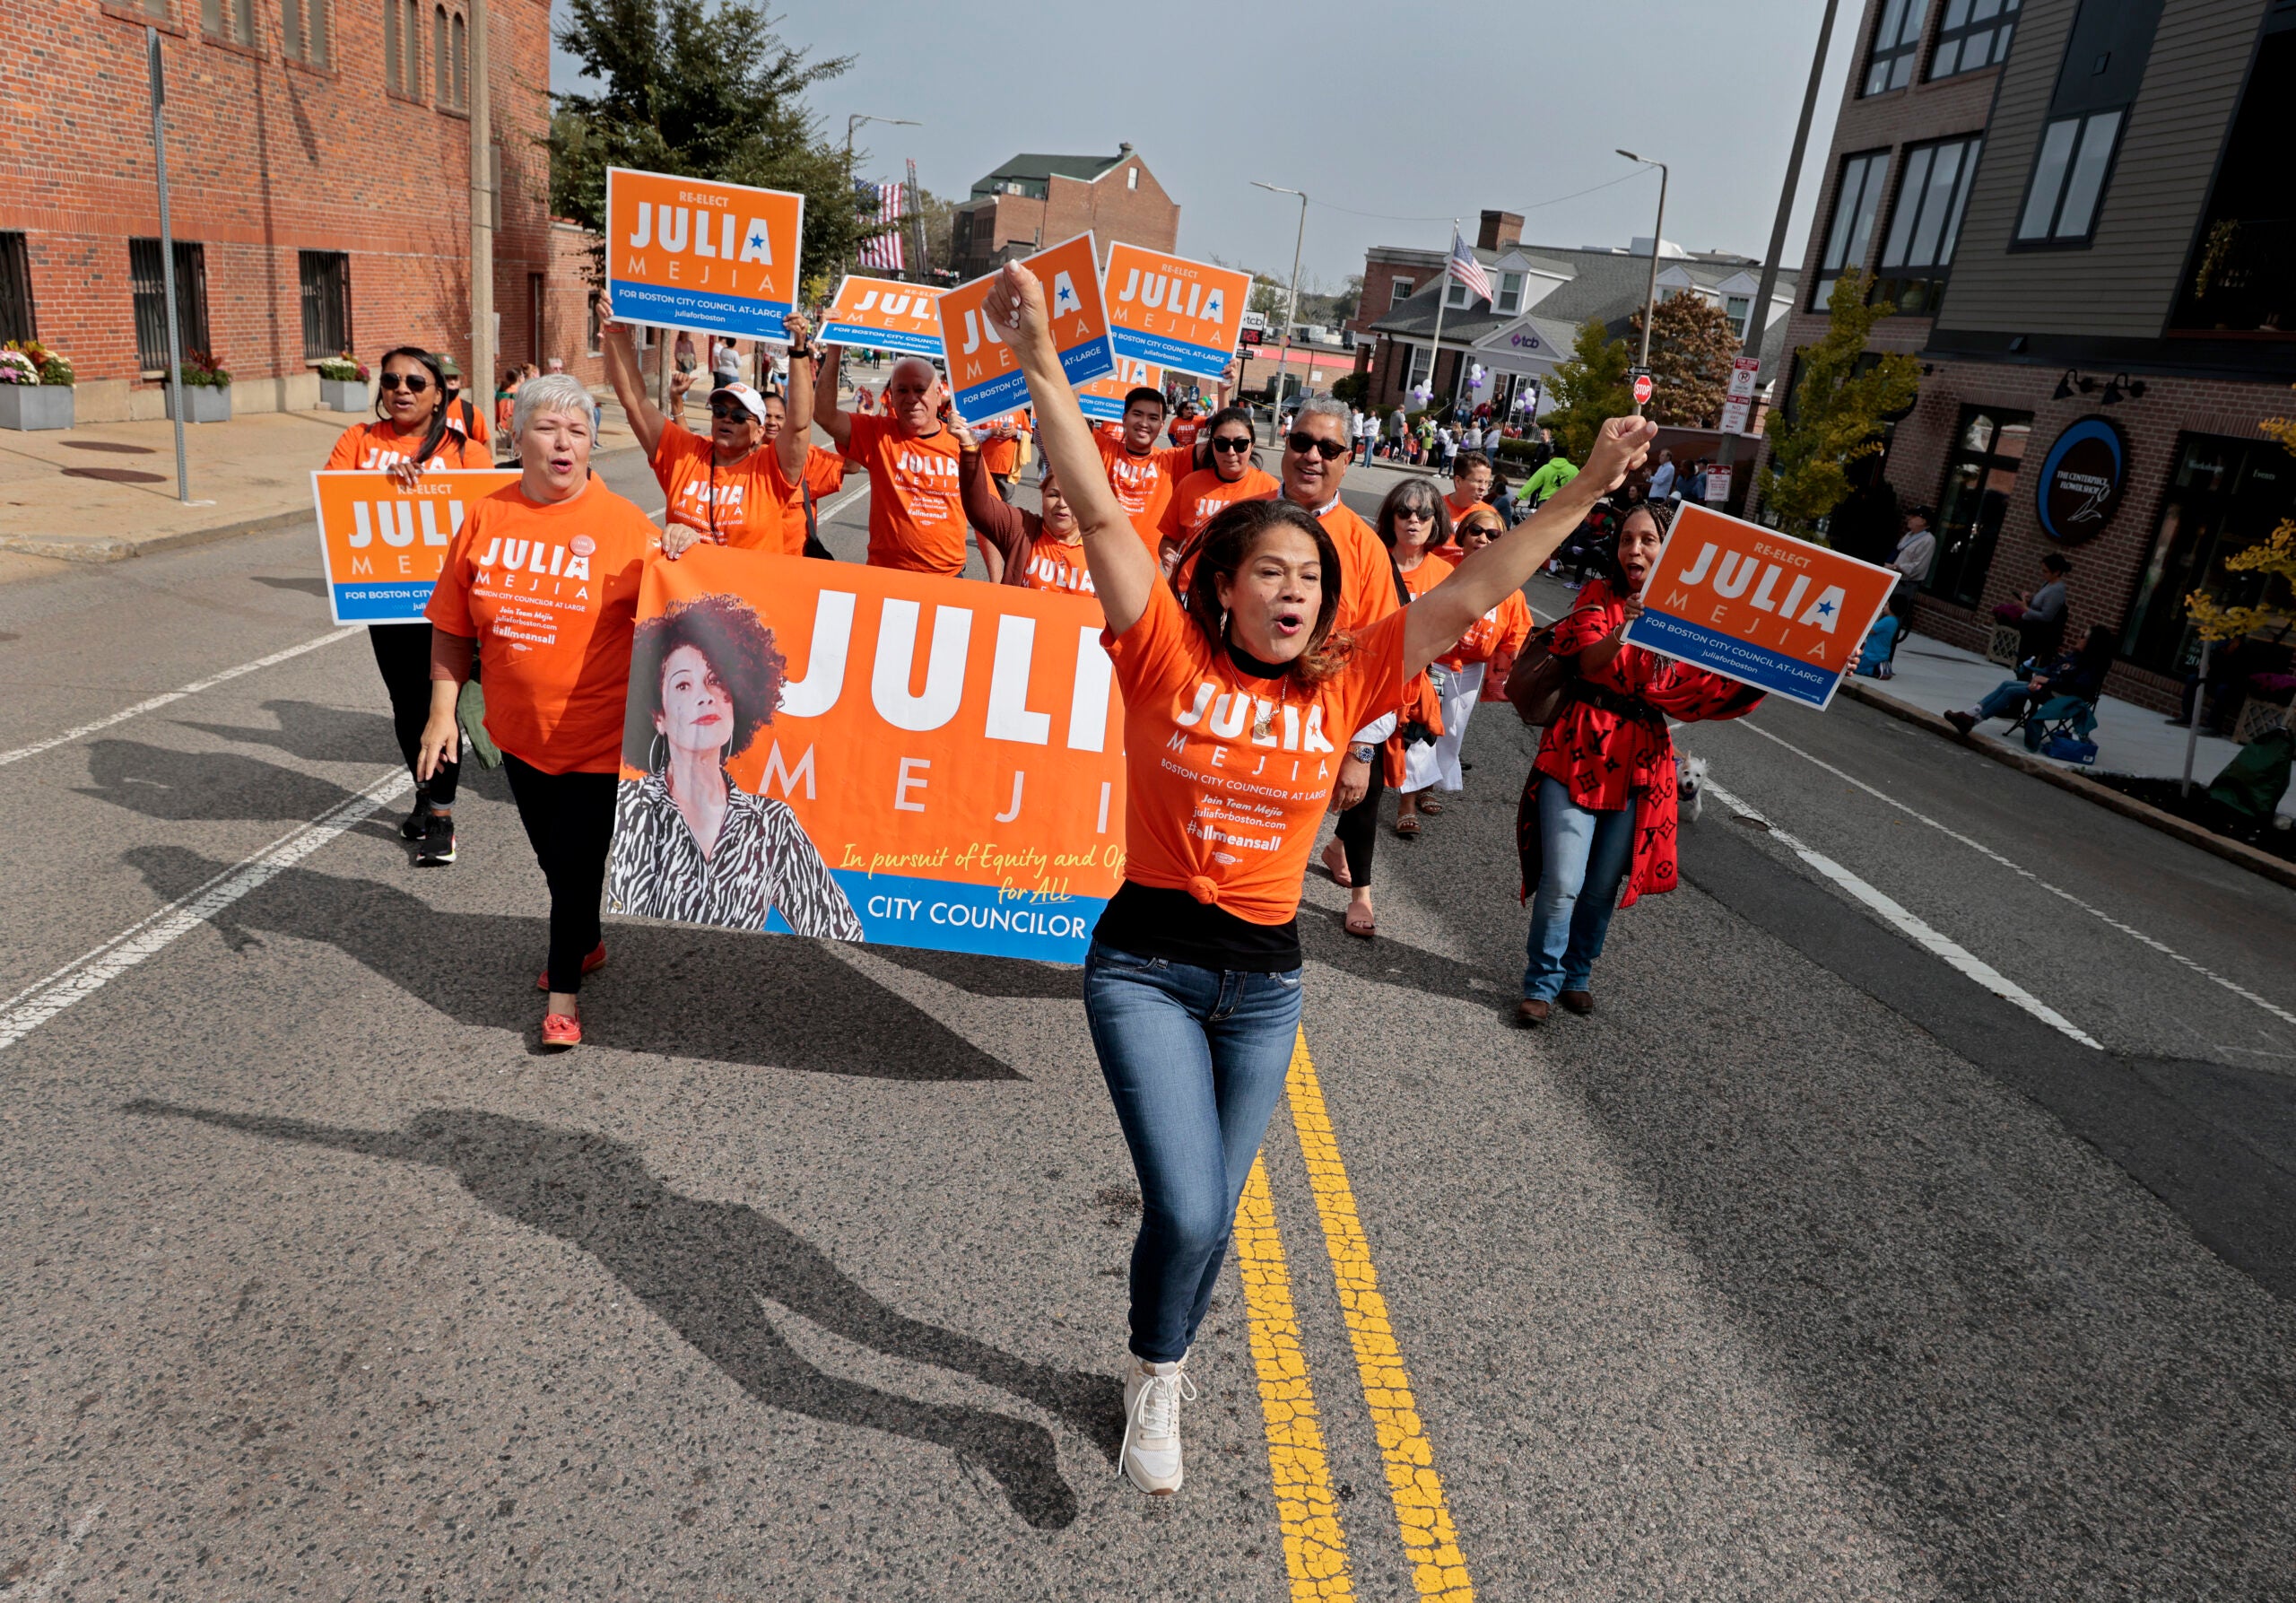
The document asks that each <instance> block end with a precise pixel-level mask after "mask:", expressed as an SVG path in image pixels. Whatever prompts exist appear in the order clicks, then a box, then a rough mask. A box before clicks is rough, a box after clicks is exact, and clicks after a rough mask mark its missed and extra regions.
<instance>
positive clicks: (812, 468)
mask: <svg viewBox="0 0 2296 1603" xmlns="http://www.w3.org/2000/svg"><path fill="white" fill-rule="evenodd" d="M770 471H771V473H772V475H773V492H774V493H775V494H776V495H778V496H779V497H780V498H781V552H782V554H783V555H785V556H803V555H804V554H805V498H804V496H803V495H801V494H799V493H798V492H797V491H796V489H795V488H793V487H792V486H791V484H790V483H789V479H788V475H786V474H784V473H783V472H782V471H781V458H780V457H774V458H773V461H772V466H771V469H770ZM844 483H845V458H844V457H840V456H839V455H838V454H837V453H836V452H835V451H825V450H823V449H822V448H821V447H819V446H817V445H809V446H807V447H806V448H805V484H804V487H805V488H806V489H807V490H810V491H812V492H813V505H814V506H815V508H817V509H818V508H819V507H820V505H821V501H822V496H824V495H834V494H835V493H837V492H838V490H839V488H840V487H841V486H842V485H843V484H844Z"/></svg>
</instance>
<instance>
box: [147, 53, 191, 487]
mask: <svg viewBox="0 0 2296 1603" xmlns="http://www.w3.org/2000/svg"><path fill="white" fill-rule="evenodd" d="M143 51H144V55H145V57H146V58H147V59H148V62H149V64H150V67H151V73H152V161H153V162H154V163H155V164H156V166H157V167H158V169H159V174H160V283H161V285H162V287H163V288H164V290H165V291H166V299H167V316H168V408H169V411H170V414H172V415H173V416H174V418H175V420H176V499H177V500H178V501H181V502H183V504H184V505H185V506H189V505H191V464H190V462H189V459H188V458H187V457H185V455H184V449H183V340H182V336H181V335H180V334H179V333H178V329H177V327H176V241H175V234H174V231H173V230H171V229H170V227H169V226H168V130H167V112H166V107H167V103H168V83H167V75H166V74H165V73H164V72H162V71H161V65H160V30H158V29H157V28H152V27H146V28H145V29H144V30H143Z"/></svg>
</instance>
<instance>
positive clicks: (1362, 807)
mask: <svg viewBox="0 0 2296 1603" xmlns="http://www.w3.org/2000/svg"><path fill="white" fill-rule="evenodd" d="M1386 756H1387V754H1386V753H1385V752H1374V753H1373V754H1371V780H1370V783H1369V784H1368V785H1366V786H1365V787H1364V788H1363V799H1362V800H1361V801H1360V802H1357V803H1356V804H1355V805H1354V806H1352V807H1350V808H1348V809H1347V811H1346V812H1344V813H1342V814H1341V815H1339V823H1338V826H1337V827H1336V828H1335V830H1334V831H1333V833H1334V834H1335V835H1337V836H1338V837H1339V845H1340V849H1341V850H1343V851H1344V852H1345V853H1346V854H1347V877H1348V878H1350V879H1352V880H1353V881H1354V882H1355V883H1356V884H1357V886H1358V887H1362V886H1367V885H1369V884H1370V883H1371V848H1372V846H1373V845H1374V844H1375V843H1376V842H1377V841H1378V839H1379V803H1380V801H1381V800H1382V799H1383V798H1384V797H1386V794H1387V766H1386V763H1385V761H1384V760H1385V758H1386Z"/></svg>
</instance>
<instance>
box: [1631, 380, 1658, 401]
mask: <svg viewBox="0 0 2296 1603" xmlns="http://www.w3.org/2000/svg"><path fill="white" fill-rule="evenodd" d="M1652 388H1655V387H1654V386H1653V385H1652V384H1651V382H1650V375H1649V374H1648V373H1639V374H1637V375H1636V376H1635V379H1634V404H1635V405H1638V406H1639V405H1642V404H1643V403H1644V402H1646V401H1648V399H1649V398H1650V392H1651V390H1652Z"/></svg>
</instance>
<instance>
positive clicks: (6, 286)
mask: <svg viewBox="0 0 2296 1603" xmlns="http://www.w3.org/2000/svg"><path fill="white" fill-rule="evenodd" d="M38 338H39V318H37V317H35V316H34V315H33V309H32V263H31V257H30V253H29V252H28V251H27V250H26V249H25V248H24V236H23V235H22V234H20V233H5V234H0V341H5V340H12V339H38Z"/></svg>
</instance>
